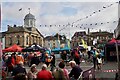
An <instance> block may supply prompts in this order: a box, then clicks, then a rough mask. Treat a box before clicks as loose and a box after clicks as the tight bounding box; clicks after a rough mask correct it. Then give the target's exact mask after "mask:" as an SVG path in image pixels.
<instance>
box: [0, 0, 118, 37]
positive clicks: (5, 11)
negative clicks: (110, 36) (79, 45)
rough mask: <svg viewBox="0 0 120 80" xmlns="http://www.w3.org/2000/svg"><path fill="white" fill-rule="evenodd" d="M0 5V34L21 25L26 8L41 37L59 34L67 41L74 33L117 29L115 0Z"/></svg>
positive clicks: (7, 1) (6, 1) (12, 2)
mask: <svg viewBox="0 0 120 80" xmlns="http://www.w3.org/2000/svg"><path fill="white" fill-rule="evenodd" d="M37 1H38V0H37ZM1 4H2V5H1V8H2V11H1V13H2V24H1V26H2V30H1V31H2V32H4V31H6V30H7V25H11V26H13V25H14V24H16V25H18V26H21V25H23V24H24V17H25V15H26V14H28V13H29V10H28V8H30V13H31V14H33V15H34V16H35V18H36V27H37V29H38V30H39V31H40V32H41V33H42V34H43V36H48V35H54V34H56V33H59V34H62V35H63V34H64V35H66V36H67V38H71V37H72V36H73V34H74V33H75V32H78V31H87V30H88V28H90V31H91V32H95V31H99V30H100V29H101V30H102V31H109V32H114V29H115V28H116V27H117V25H118V22H117V21H118V3H116V0H114V1H112V2H97V1H90V0H89V1H81V2H80V1H76V0H75V1H74V2H70V1H67V0H66V1H62V0H59V1H53V2H49V1H45V2H44V1H41V2H39V1H38V2H36V1H34V2H33V1H29V2H28V1H27V2H15V1H14V0H13V1H11V2H10V1H9V0H5V1H3V2H2V3H1ZM111 4H112V5H111ZM109 5H111V6H109ZM108 6H109V7H108ZM103 7H104V8H103ZM20 8H22V10H21V11H19V9H20ZM99 10H100V12H99ZM94 12H95V13H94ZM90 15H91V16H90ZM86 17H87V18H86ZM114 21H115V22H114ZM102 23H103V24H102ZM40 25H41V26H40ZM45 25H47V27H45ZM50 25H52V27H50ZM59 25H60V27H59ZM72 25H73V27H72ZM76 26H77V27H76Z"/></svg>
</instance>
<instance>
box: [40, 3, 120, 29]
mask: <svg viewBox="0 0 120 80" xmlns="http://www.w3.org/2000/svg"><path fill="white" fill-rule="evenodd" d="M116 3H118V2H116ZM114 4H115V3H113V4H110V5H108V6H103V7H102V9H99V10H97V11H94V12H92V14H90V15H89V16H85V17H84V18H81V19H78V20H76V21H74V22H72V25H71V27H73V26H74V25H73V24H75V23H76V22H78V21H81V20H83V19H87V18H89V17H90V16H92V15H93V14H96V13H98V12H101V11H102V10H104V9H107V8H108V7H111V6H112V5H114ZM114 22H115V21H114ZM107 23H109V22H107ZM97 24H98V23H95V25H97ZM102 24H104V23H101V25H102ZM68 25H70V23H68V24H67V25H40V27H64V28H62V29H60V30H59V31H61V30H64V29H65V27H67V26H68ZM83 25H90V26H92V25H94V24H81V26H83Z"/></svg>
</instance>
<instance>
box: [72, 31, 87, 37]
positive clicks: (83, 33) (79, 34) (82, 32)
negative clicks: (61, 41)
mask: <svg viewBox="0 0 120 80" xmlns="http://www.w3.org/2000/svg"><path fill="white" fill-rule="evenodd" d="M85 35H86V32H85V31H80V32H75V34H74V35H73V36H72V38H73V37H74V36H85Z"/></svg>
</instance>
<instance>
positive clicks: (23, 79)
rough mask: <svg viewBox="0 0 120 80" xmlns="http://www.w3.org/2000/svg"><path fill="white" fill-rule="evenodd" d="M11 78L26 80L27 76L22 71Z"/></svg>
mask: <svg viewBox="0 0 120 80" xmlns="http://www.w3.org/2000/svg"><path fill="white" fill-rule="evenodd" d="M13 80H28V77H27V76H26V75H25V74H24V73H19V74H17V75H16V76H15V77H14V78H13Z"/></svg>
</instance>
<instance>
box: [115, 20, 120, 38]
mask: <svg viewBox="0 0 120 80" xmlns="http://www.w3.org/2000/svg"><path fill="white" fill-rule="evenodd" d="M114 33H115V34H114V35H115V38H117V39H119V40H120V19H119V22H118V26H117V28H116V29H115V31H114Z"/></svg>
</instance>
